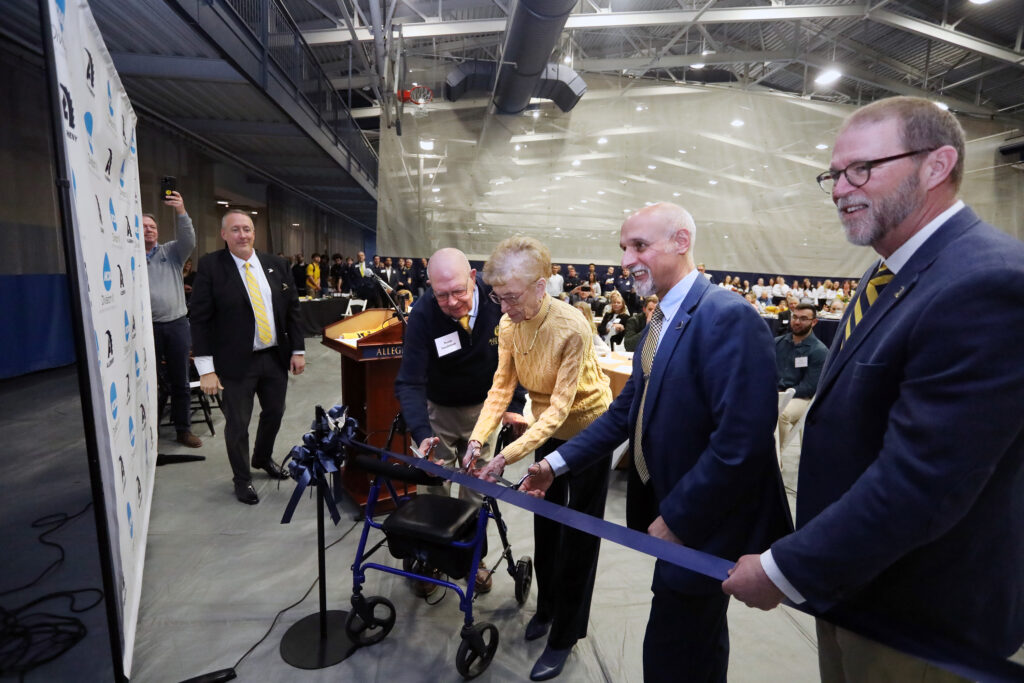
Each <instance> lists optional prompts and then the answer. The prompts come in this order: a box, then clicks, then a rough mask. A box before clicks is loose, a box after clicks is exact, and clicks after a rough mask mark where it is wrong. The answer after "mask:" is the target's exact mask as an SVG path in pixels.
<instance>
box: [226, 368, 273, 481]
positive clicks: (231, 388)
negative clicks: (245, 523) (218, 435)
mask: <svg viewBox="0 0 1024 683" xmlns="http://www.w3.org/2000/svg"><path fill="white" fill-rule="evenodd" d="M220 383H221V384H222V385H223V386H224V393H223V396H222V398H221V408H223V411H224V443H225V445H226V446H227V450H228V461H230V463H231V472H232V474H233V475H234V476H233V477H232V479H233V480H234V482H235V483H236V484H248V483H249V482H250V481H252V475H251V474H250V471H249V422H250V420H252V407H253V398H254V397H256V396H258V397H259V399H260V422H259V426H258V427H257V428H256V443H255V445H254V446H253V451H252V464H253V465H254V466H256V467H260V466H262V465H265V464H266V463H267V462H268V461H269V460H270V458H271V456H272V455H273V452H274V440H275V439H276V438H277V430H278V429H280V427H281V417H282V416H283V415H284V397H285V393H286V392H287V390H288V371H287V370H286V369H285V368H284V367H283V366H282V365H281V357H280V355H279V351H278V349H277V348H271V349H266V350H265V351H257V352H256V353H254V354H253V356H252V363H251V364H250V365H249V369H248V370H247V371H246V373H245V376H244V377H242V378H241V379H228V378H226V377H221V378H220Z"/></svg>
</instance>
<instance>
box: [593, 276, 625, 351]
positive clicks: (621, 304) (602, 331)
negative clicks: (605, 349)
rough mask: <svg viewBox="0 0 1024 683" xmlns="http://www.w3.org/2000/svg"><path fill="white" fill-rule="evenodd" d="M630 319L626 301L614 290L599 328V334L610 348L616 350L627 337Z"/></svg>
mask: <svg viewBox="0 0 1024 683" xmlns="http://www.w3.org/2000/svg"><path fill="white" fill-rule="evenodd" d="M628 319H629V309H628V308H626V301H625V299H623V298H622V295H621V294H619V292H618V291H616V290H614V289H613V290H612V291H611V292H610V293H609V294H608V306H607V308H606V310H605V314H604V317H603V318H601V322H600V323H599V324H598V326H597V333H598V334H599V335H601V337H602V338H603V339H604V340H605V342H607V343H608V346H610V347H612V349H614V348H615V345H616V344H621V343H622V339H623V337H625V335H626V321H627V320H628Z"/></svg>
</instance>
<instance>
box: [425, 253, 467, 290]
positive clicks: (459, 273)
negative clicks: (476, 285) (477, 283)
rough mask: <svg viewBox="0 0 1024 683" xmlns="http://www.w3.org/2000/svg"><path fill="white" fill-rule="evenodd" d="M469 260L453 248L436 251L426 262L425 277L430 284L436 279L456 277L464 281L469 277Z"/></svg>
mask: <svg viewBox="0 0 1024 683" xmlns="http://www.w3.org/2000/svg"><path fill="white" fill-rule="evenodd" d="M470 270H472V268H470V266H469V259H468V258H466V255H465V254H463V253H462V252H461V251H459V250H458V249H455V248H454V247H445V248H444V249H438V250H437V251H435V252H434V255H433V256H431V257H430V260H429V261H427V277H429V278H430V281H431V282H434V281H435V280H437V279H439V278H440V279H447V278H452V277H457V278H460V279H465V278H467V277H469V271H470Z"/></svg>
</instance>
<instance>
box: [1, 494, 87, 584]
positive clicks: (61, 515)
mask: <svg viewBox="0 0 1024 683" xmlns="http://www.w3.org/2000/svg"><path fill="white" fill-rule="evenodd" d="M90 507H92V501H89V502H88V503H86V504H85V507H84V508H82V509H81V510H80V511H78V512H76V513H75V514H73V515H68V514H67V513H65V512H58V513H55V514H52V515H46V516H45V517H40V518H39V519H37V520H36V521H34V522H32V528H33V529H40V528H43V527H50V528H49V529H46V531H44V532H43V533H41V534H39V536H38V537H37V538H38V540H39V542H40V543H42V544H43V545H48V546H50V547H51V548H56V549H57V553H58V554H59V557H57V559H55V560H54V561H53V562H51V563H50V565H49V566H48V567H46V568H45V569H43V571H41V572H40V573H39V575H38V576H37V577H36V578H34V579H32V580H31V581H29V582H28V583H26V584H25V585H24V586H18V587H17V588H11V589H9V590H5V591H0V597H4V596H7V595H11V594H12V593H17V592H18V591H23V590H25V589H26V588H31V587H32V586H34V585H36V584H37V583H39V582H40V581H42V580H43V577H44V576H46V575H47V574H49V573H50V572H52V571H53V570H54V569H56V568H57V567H59V566H60V565H62V564H63V563H64V546H62V545H61V544H60V543H56V542H54V541H50V540H48V539H47V538H46V537H47V536H49V535H50V534H52V533H54V532H55V531H57V530H58V529H60V528H61V527H63V526H64V525H65V524H67V523H68V522H70V521H72V520H74V519H76V518H78V517H81V516H82V515H84V514H85V511H86V510H88V509H89V508H90Z"/></svg>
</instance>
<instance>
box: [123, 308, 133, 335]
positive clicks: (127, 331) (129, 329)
mask: <svg viewBox="0 0 1024 683" xmlns="http://www.w3.org/2000/svg"><path fill="white" fill-rule="evenodd" d="M131 336H132V326H131V323H130V322H128V311H125V312H124V340H125V341H128V340H129V339H131Z"/></svg>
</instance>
